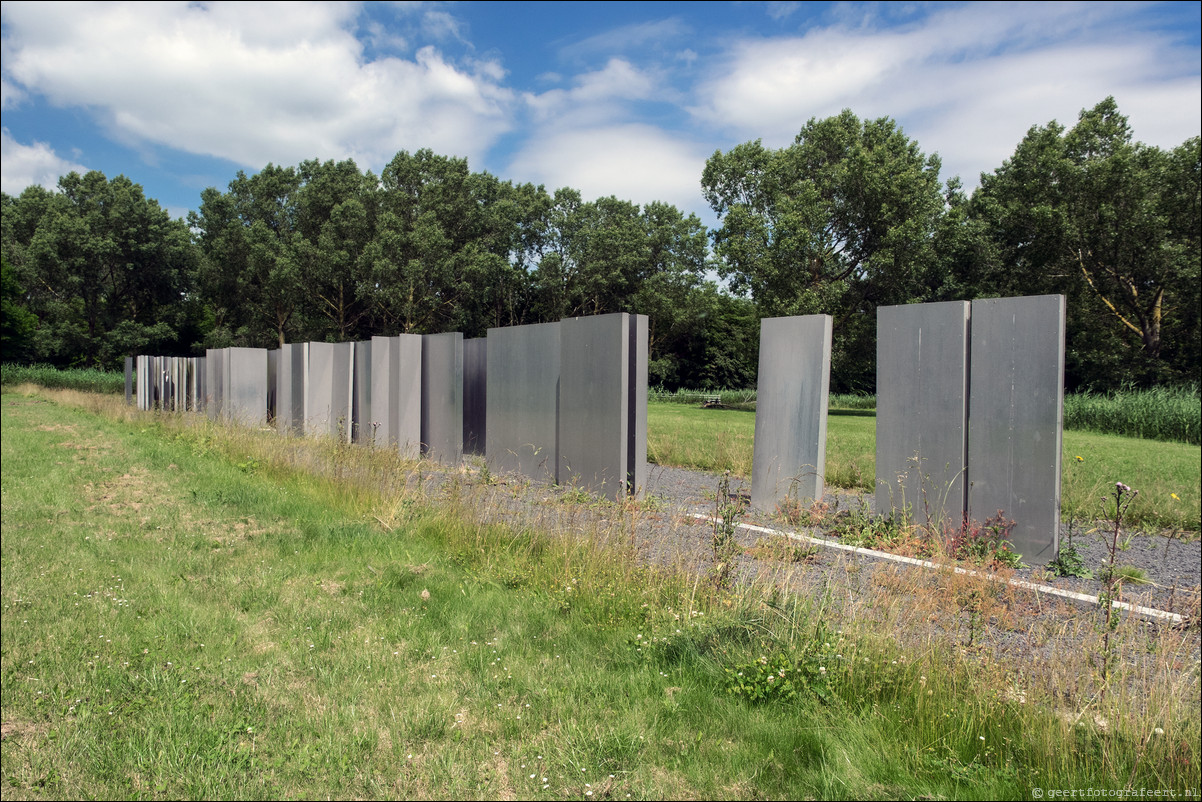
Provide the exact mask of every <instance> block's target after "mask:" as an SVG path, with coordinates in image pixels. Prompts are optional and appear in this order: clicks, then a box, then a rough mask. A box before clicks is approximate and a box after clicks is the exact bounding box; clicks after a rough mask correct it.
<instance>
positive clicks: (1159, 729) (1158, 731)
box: [1152, 727, 1164, 738]
mask: <svg viewBox="0 0 1202 802" xmlns="http://www.w3.org/2000/svg"><path fill="white" fill-rule="evenodd" d="M1152 734H1153V735H1155V736H1156V737H1158V738H1159V737H1160V736H1161V735H1164V730H1162V729H1161V728H1160V727H1157V728H1156V729H1154V730H1152Z"/></svg>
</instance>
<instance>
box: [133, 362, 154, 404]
mask: <svg viewBox="0 0 1202 802" xmlns="http://www.w3.org/2000/svg"><path fill="white" fill-rule="evenodd" d="M149 360H150V357H147V356H141V355H139V356H136V357H134V364H135V366H136V367H135V371H136V373H135V374H134V397H135V398H134V400H135V403H136V404H137V407H138V409H149V408H150V407H149V405H148V404H147V402H146V399H147V398H149V397H150V393H149V388H148V385H147V381H146V379H147V376H148V375H149V373H150V368H149V364H150V362H149Z"/></svg>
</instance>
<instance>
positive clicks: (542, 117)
mask: <svg viewBox="0 0 1202 802" xmlns="http://www.w3.org/2000/svg"><path fill="white" fill-rule="evenodd" d="M575 83H576V85H575V86H574V87H573V88H571V89H549V90H547V91H546V92H543V93H541V94H537V95H536V94H531V93H527V94H526V95H525V99H526V103H527V104H528V105H529V106H530V108H531V109H532V110H533V111H534V113H535V117H536V119H538V120H539V121H546V120H549V119H555V118H561V119H562V118H567V117H569V116H570V117H572V118H573V122H574V124H575V125H587V124H589V123H590V122H591V121H597V120H604V119H608V118H611V117H612V116H614V115H615V114H617V113H618V104H620V103H622V102H624V101H632V100H644V99H647V98H651V97H653V96H655V94H656V93H657V90H658V89H659V86H658V82H657V80H656V79H655V77H654V76H652V75H651V74H649V73H647V72H644V71H642V70H639V69H638V68H637V67H635V66H634V65H632V64H631V63H630V62H629V61H626V60H625V59H621V58H612V59H610V60H609V63H608V64H606V65H605V67H603V68H602V69H600V70H596V71H593V72H587V73H584V74H582V75H580V76H577V78H576V81H575Z"/></svg>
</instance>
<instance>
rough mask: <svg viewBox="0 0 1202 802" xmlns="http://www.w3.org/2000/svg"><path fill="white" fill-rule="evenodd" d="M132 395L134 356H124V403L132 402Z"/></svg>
mask: <svg viewBox="0 0 1202 802" xmlns="http://www.w3.org/2000/svg"><path fill="white" fill-rule="evenodd" d="M133 397H134V358H133V357H132V356H127V357H125V403H126V404H132V403H133Z"/></svg>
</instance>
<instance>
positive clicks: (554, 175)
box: [506, 124, 711, 211]
mask: <svg viewBox="0 0 1202 802" xmlns="http://www.w3.org/2000/svg"><path fill="white" fill-rule="evenodd" d="M710 152H711V151H709V150H707V148H706V147H705V146H702V145H698V144H696V143H693V142H689V141H687V140H685V139H682V138H679V137H675V136H673V135H671V134H669V133H666V132H664V131H662V130H660V129H658V128H653V127H651V126H648V125H640V124H620V125H611V126H605V127H598V128H586V129H580V128H577V129H570V130H561V131H557V132H552V133H549V134H547V135H544V136H537V137H535V138H533V139H531V140H530V141H529V142H527V144H526V146H525V147H524V148H523V149H522V150H521V151H520V152H519V153H518V154H517V155H516V156H515V157H514V159H513V161H512V162H511V163H510V164H509V167H508V170H507V172H506V175H508V176H511V177H512V178H514V179H515V180H518V181H523V182H524V181H530V182H532V183H536V184H545V185H546V186H547V187H548V189H550V190H552V191H553V190H554V189H557V188H559V187H564V186H568V187H572V188H574V189H578V190H580V192H581V194H582V195H583V197H584V198H585V199H586V200H592V199H594V198H599V197H605V196H608V195H614V196H616V197H617V198H619V199H621V200H629V201H634V202H635V203H639V204H647V203H650V202H652V201H664V202H666V203H671V204H674V205H675V206H677V207H679V208H680V209H682V210H686V211H687V210H692V209H698V208H699V207H701V206H703V205H704V203H703V202H702V201H701V186H700V183H701V171H702V169H704V167H705V160H706V158H707V157H708V156H709V155H710Z"/></svg>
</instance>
